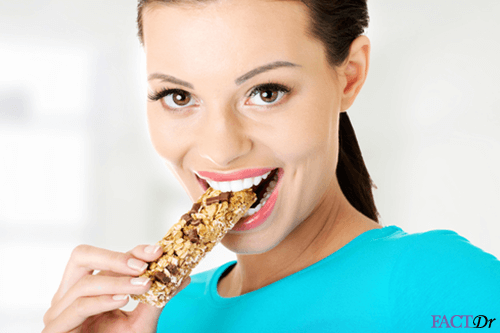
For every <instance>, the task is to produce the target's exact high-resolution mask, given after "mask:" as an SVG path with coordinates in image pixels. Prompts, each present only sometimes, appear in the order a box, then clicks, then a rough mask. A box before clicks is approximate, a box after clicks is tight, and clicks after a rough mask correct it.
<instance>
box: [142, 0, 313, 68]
mask: <svg viewBox="0 0 500 333" xmlns="http://www.w3.org/2000/svg"><path fill="white" fill-rule="evenodd" d="M306 10H307V7H305V5H304V4H303V3H302V2H300V1H268V0H233V1H230V0H226V1H218V2H214V3H208V4H202V5H153V6H149V7H147V8H146V10H145V12H144V13H143V31H144V42H145V52H146V57H147V62H148V71H155V70H161V69H162V68H169V69H170V68H182V69H184V70H187V71H188V72H189V71H190V70H191V71H192V72H193V74H194V73H201V72H203V73H206V74H207V75H212V74H213V73H215V72H220V71H228V70H229V71H236V72H240V71H244V70H245V69H248V68H249V67H252V65H261V64H263V63H267V62H271V61H275V60H284V61H291V62H295V63H299V64H301V65H303V64H304V63H306V62H308V61H309V62H310V61H314V60H315V58H317V57H322V56H323V47H322V45H321V43H319V41H317V40H313V39H311V38H310V37H309V36H308V35H307V34H306V33H307V27H308V24H309V21H308V20H309V19H308V17H307V11H306ZM210 72H211V73H210ZM183 73H186V74H188V73H187V72H183Z"/></svg>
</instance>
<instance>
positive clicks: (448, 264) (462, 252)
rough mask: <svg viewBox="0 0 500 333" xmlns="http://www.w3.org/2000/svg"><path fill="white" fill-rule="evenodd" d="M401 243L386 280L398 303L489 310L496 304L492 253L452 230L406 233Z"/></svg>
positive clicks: (498, 265) (498, 266)
mask: <svg viewBox="0 0 500 333" xmlns="http://www.w3.org/2000/svg"><path fill="white" fill-rule="evenodd" d="M402 241H403V242H405V243H406V244H405V246H404V248H403V249H402V251H401V253H400V254H399V256H398V258H397V260H396V261H395V263H394V267H393V271H392V274H391V280H390V285H391V290H392V293H391V295H390V297H392V299H393V300H394V304H395V305H397V307H398V306H399V307H403V308H404V307H406V308H407V309H408V308H422V309H423V308H426V309H429V311H431V310H432V311H437V310H439V309H440V310H442V311H445V309H455V311H459V310H464V309H468V310H475V311H478V310H479V309H480V308H481V309H484V310H488V309H489V310H490V311H491V307H493V305H494V304H499V303H500V302H498V299H500V283H499V281H500V261H499V260H498V259H497V258H496V257H495V256H494V255H492V254H490V253H487V252H485V251H483V250H482V249H480V248H479V247H477V246H475V245H473V244H471V242H470V241H469V240H467V239H466V238H465V237H463V236H461V235H459V234H457V233H456V232H455V231H452V230H432V231H426V232H422V233H415V234H407V235H405V236H404V239H402ZM495 307H498V305H495ZM498 310H500V309H498Z"/></svg>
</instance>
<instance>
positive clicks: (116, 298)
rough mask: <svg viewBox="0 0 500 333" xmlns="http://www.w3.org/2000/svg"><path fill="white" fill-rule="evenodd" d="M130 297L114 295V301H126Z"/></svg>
mask: <svg viewBox="0 0 500 333" xmlns="http://www.w3.org/2000/svg"><path fill="white" fill-rule="evenodd" d="M127 297H128V295H114V296H113V299H114V300H115V301H123V300H124V299H126V298H127Z"/></svg>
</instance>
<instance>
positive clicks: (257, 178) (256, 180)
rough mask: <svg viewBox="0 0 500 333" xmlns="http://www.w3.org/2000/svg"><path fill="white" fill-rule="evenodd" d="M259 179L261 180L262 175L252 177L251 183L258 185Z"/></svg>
mask: <svg viewBox="0 0 500 333" xmlns="http://www.w3.org/2000/svg"><path fill="white" fill-rule="evenodd" d="M261 180H262V176H259V177H255V178H254V179H253V184H254V185H259V183H260V182H261Z"/></svg>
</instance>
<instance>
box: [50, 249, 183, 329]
mask: <svg viewBox="0 0 500 333" xmlns="http://www.w3.org/2000/svg"><path fill="white" fill-rule="evenodd" d="M155 250H156V251H155ZM161 254H162V251H161V250H160V248H159V246H155V245H153V246H146V245H139V246H137V247H135V248H134V249H133V250H132V251H129V252H127V253H121V252H113V251H109V250H105V249H101V248H97V247H94V246H90V245H79V246H77V247H76V248H75V249H74V250H73V252H72V254H71V258H70V260H69V262H68V264H67V266H66V269H65V271H64V274H63V278H62V281H61V284H60V285H59V289H58V290H57V292H56V294H55V295H54V297H53V299H52V302H51V307H50V308H49V310H48V311H47V312H46V313H45V316H44V317H43V321H44V324H45V328H44V330H43V331H42V333H63V332H65V333H66V332H71V333H75V332H120V333H127V332H141V333H150V332H151V333H152V332H156V325H157V322H158V318H159V316H160V314H161V311H162V309H161V308H156V307H154V306H151V305H147V304H143V303H139V304H138V305H137V307H136V308H135V309H134V311H131V312H126V311H122V310H120V308H121V307H122V306H124V305H125V304H127V303H128V296H127V295H128V294H142V293H144V292H146V291H147V290H148V289H149V287H150V286H151V283H152V282H151V281H149V280H147V279H146V280H144V279H143V278H138V276H139V275H140V274H141V273H142V272H144V270H145V269H146V267H147V262H151V261H154V260H156V259H158V258H159V257H160V256H161ZM95 270H100V272H99V273H98V274H94V271H95ZM189 282H190V278H187V279H186V280H185V281H183V283H182V284H181V286H180V288H179V290H178V291H180V290H182V289H183V288H184V287H186V286H187V285H188V284H189Z"/></svg>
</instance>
